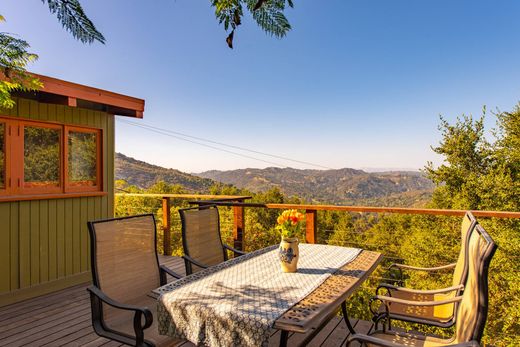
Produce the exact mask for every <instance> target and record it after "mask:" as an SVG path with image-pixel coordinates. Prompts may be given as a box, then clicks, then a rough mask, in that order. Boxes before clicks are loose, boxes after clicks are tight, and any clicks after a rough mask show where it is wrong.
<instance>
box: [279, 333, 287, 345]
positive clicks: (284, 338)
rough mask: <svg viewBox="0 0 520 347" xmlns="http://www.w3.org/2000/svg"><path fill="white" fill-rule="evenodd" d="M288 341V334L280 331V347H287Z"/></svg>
mask: <svg viewBox="0 0 520 347" xmlns="http://www.w3.org/2000/svg"><path fill="white" fill-rule="evenodd" d="M288 339H289V332H288V331H285V330H282V331H280V347H287V340H288Z"/></svg>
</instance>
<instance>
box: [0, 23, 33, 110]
mask: <svg viewBox="0 0 520 347" xmlns="http://www.w3.org/2000/svg"><path fill="white" fill-rule="evenodd" d="M4 21H5V19H4V17H2V16H0V23H1V22H4ZM28 49H29V44H28V43H27V42H26V41H24V40H22V39H19V38H16V37H13V36H12V35H10V34H8V33H4V32H0V75H3V77H4V78H0V108H5V109H9V108H12V107H13V106H14V100H13V99H11V92H12V91H13V90H24V91H28V90H36V89H39V88H40V87H41V83H40V82H39V81H38V80H37V79H36V78H34V77H32V76H31V75H30V74H28V73H27V72H26V67H27V65H28V64H29V63H31V62H33V61H35V60H36V59H38V56H37V55H36V54H34V53H29V52H28Z"/></svg>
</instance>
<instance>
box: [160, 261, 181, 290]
mask: <svg viewBox="0 0 520 347" xmlns="http://www.w3.org/2000/svg"><path fill="white" fill-rule="evenodd" d="M159 271H160V276H161V286H163V285H165V284H166V283H167V281H166V274H168V275H170V276H172V277H173V278H176V279H179V278H182V277H183V276H182V275H180V274H178V273H176V272H175V271H173V270H171V269H170V268H168V267H166V266H164V265H160V266H159Z"/></svg>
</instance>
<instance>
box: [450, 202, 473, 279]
mask: <svg viewBox="0 0 520 347" xmlns="http://www.w3.org/2000/svg"><path fill="white" fill-rule="evenodd" d="M474 222H475V217H473V215H472V214H471V213H470V212H468V213H466V214H465V215H464V218H463V219H462V225H461V227H460V233H461V235H460V236H461V237H460V240H461V245H460V252H459V258H458V259H457V265H455V270H454V271H453V281H452V285H453V286H458V285H459V284H462V280H463V278H462V275H463V274H464V266H465V265H466V264H465V263H466V247H467V241H468V237H469V235H470V234H471V232H472V231H473V229H474V228H475V223H474Z"/></svg>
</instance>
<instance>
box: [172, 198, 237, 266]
mask: <svg viewBox="0 0 520 347" xmlns="http://www.w3.org/2000/svg"><path fill="white" fill-rule="evenodd" d="M179 214H180V216H181V223H182V247H183V249H184V255H183V256H182V257H183V258H184V264H185V266H186V275H190V274H192V273H194V272H197V271H200V270H202V269H205V268H208V267H210V266H212V265H217V264H220V263H222V262H223V261H226V260H228V255H227V251H228V250H229V251H231V252H233V253H234V254H235V256H236V255H238V256H240V255H244V254H245V253H244V252H241V251H239V250H237V249H234V248H232V247H230V246H228V245H226V244H223V243H222V239H221V236H220V218H219V213H218V208H217V207H216V206H215V205H205V206H200V207H192V208H185V209H181V210H179Z"/></svg>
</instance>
